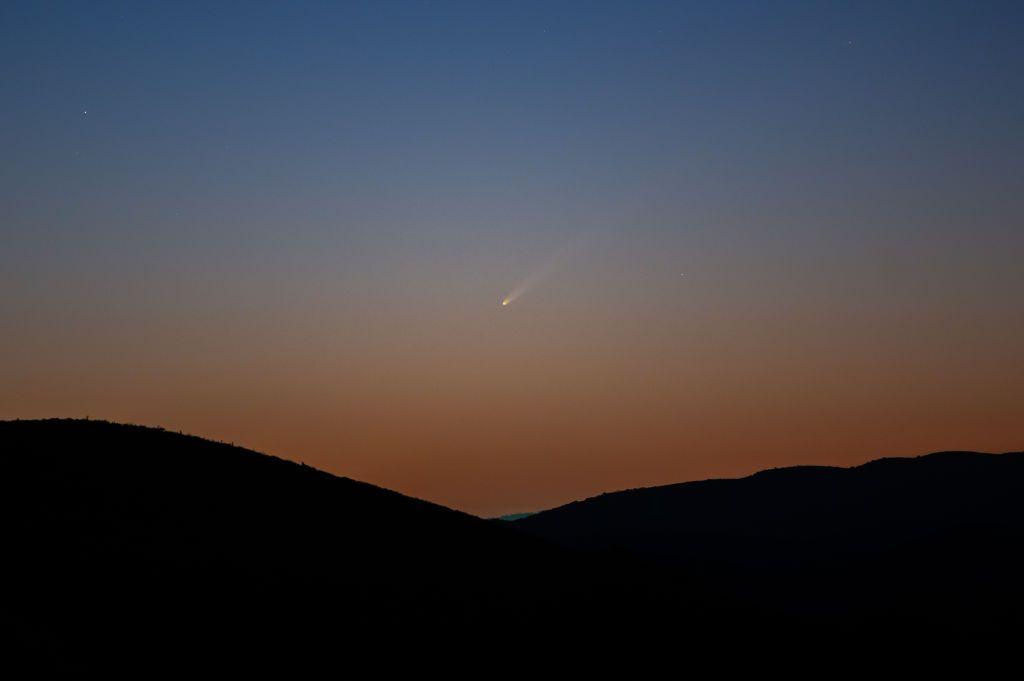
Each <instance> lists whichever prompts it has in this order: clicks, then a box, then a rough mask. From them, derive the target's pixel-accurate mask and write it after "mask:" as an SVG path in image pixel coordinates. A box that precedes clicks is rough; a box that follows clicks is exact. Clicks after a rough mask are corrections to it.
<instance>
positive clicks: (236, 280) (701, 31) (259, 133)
mask: <svg viewBox="0 0 1024 681" xmlns="http://www.w3.org/2000/svg"><path fill="white" fill-rule="evenodd" d="M1022 27H1024V5H1022V4H1020V3H1013V2H993V3H984V4H983V5H979V4H977V3H971V2H941V3H934V4H931V5H927V6H925V5H921V4H918V3H883V2H868V3H858V4H857V5H856V6H847V5H843V4H840V3H835V4H833V3H830V4H828V5H821V4H817V3H811V4H808V3H804V2H776V3H749V2H721V3H698V2H648V3H621V2H587V3H583V2H562V3H555V4H552V3H539V2H532V1H531V2H525V3H515V4H513V5H507V4H497V3H466V2H431V3H425V2H418V1H412V0H410V1H407V2H394V3H362V2H359V3H351V4H346V5H344V6H334V5H332V4H330V3H320V2H312V1H301V2H295V3H287V4H275V3H262V2H254V3H246V4H245V5H244V6H238V5H232V4H221V3H195V2H182V3H154V4H151V5H147V6H145V7H139V6H136V5H134V4H132V3H126V2H97V3H89V4H88V5H80V4H75V3H66V2H57V3H52V4H46V5H40V4H36V3H31V2H21V1H15V2H9V3H5V4H4V6H3V7H2V8H0V63H3V65H4V66H3V67H2V70H3V74H4V77H3V78H0V98H2V99H3V101H4V102H5V107H4V110H3V112H2V113H0V120H2V124H0V148H2V149H3V152H4V153H3V154H0V180H2V181H0V319H3V321H4V332H3V333H2V334H0V375H2V376H3V380H2V381H0V420H7V419H10V420H14V419H35V418H54V417H60V415H71V414H74V415H79V416H78V418H81V417H86V416H89V417H91V418H93V419H107V420H110V421H112V422H126V423H135V424H160V426H161V427H163V428H165V429H166V430H172V431H181V432H184V433H188V434H194V435H196V436H198V437H203V438H208V439H211V440H216V441H220V442H230V443H233V444H237V445H239V446H242V447H245V448H247V449H252V450H254V451H257V452H261V453H267V454H272V455H274V456H280V457H282V458H288V459H290V460H293V461H301V462H305V463H306V464H308V465H310V466H313V467H315V468H318V469H320V470H324V471H327V472H329V473H332V474H335V475H340V476H345V477H349V478H352V479H355V480H360V481H364V482H368V483H371V484H374V485H378V486H380V487H384V488H387V489H391V490H395V491H398V492H401V493H403V494H407V495H409V496H413V497H416V498H420V499H424V500H428V501H432V502H435V503H438V504H441V505H443V506H446V507H450V508H454V509H459V510H463V511H466V512H467V513H472V514H474V515H478V516H481V517H497V516H502V515H509V514H513V513H520V512H527V511H529V512H532V511H535V510H541V509H546V508H551V507H554V506H557V505H560V504H563V503H567V502H568V501H571V500H574V499H584V498H588V497H591V496H594V495H597V494H600V493H603V492H608V491H615V490H622V489H631V488H637V487H650V486H657V485H664V484H672V483H677V482H684V481H693V480H703V479H711V478H730V477H742V476H745V475H750V474H753V473H755V472H757V471H760V470H765V469H768V468H779V467H787V466H792V465H837V466H850V465H859V464H861V463H865V462H867V461H870V460H874V459H878V458H882V457H886V456H893V455H896V456H900V455H903V456H913V455H920V454H923V453H927V452H936V451H949V450H962V451H981V452H1009V451H1018V450H1021V449H1024V431H1022V428H1021V425H1022V424H1024V400H1021V399H1020V396H1021V395H1022V394H1024V359H1022V357H1021V348H1022V347H1024V314H1022V309H1024V308H1022V306H1021V302H1020V301H1021V300H1022V295H1024V267H1021V265H1020V263H1022V262H1024V228H1022V225H1024V193H1022V192H1021V191H1020V185H1021V178H1024V135H1021V134H1020V121H1022V120H1024V97H1022V96H1021V92H1020V90H1021V85H1020V73H1021V72H1022V71H1024V32H1022ZM915 453H917V454H915Z"/></svg>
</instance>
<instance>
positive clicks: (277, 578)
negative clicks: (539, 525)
mask: <svg viewBox="0 0 1024 681" xmlns="http://www.w3.org/2000/svg"><path fill="white" fill-rule="evenodd" d="M0 452H2V454H0V462H2V466H3V472H4V474H3V476H2V482H0V484H2V489H0V498H2V504H3V507H2V512H3V518H4V542H5V548H6V556H7V558H6V564H7V566H6V567H7V571H8V575H9V576H8V583H9V584H11V585H16V588H13V589H10V590H9V593H10V594H12V598H9V599H8V603H7V606H8V607H7V609H5V611H4V614H5V616H6V617H5V618H2V619H0V621H3V620H4V619H5V620H6V621H3V626H4V627H5V629H7V631H6V632H4V638H5V640H15V641H19V642H20V644H19V645H20V647H22V648H23V649H30V650H35V651H37V653H38V655H39V657H40V658H45V659H58V660H61V661H63V662H64V663H66V664H69V665H70V666H72V667H75V666H83V667H86V668H88V667H95V666H100V667H106V666H107V665H108V664H109V663H110V661H111V660H112V659H118V660H121V661H122V662H124V661H125V660H126V659H127V660H132V659H136V660H139V659H141V660H151V659H162V660H165V661H167V660H175V659H178V660H191V659H207V658H210V657H212V658H214V659H219V660H225V659H236V658H241V659H245V658H246V657H251V651H252V650H253V649H254V648H256V649H259V650H260V651H261V656H260V658H259V659H260V663H259V664H260V666H263V665H265V664H267V663H269V660H270V659H275V660H277V661H278V662H280V663H282V664H286V665H287V666H288V667H290V668H291V667H294V665H295V664H297V660H305V661H310V660H313V659H320V657H321V656H323V657H328V656H333V655H337V654H338V653H339V651H344V652H345V654H346V655H349V656H352V655H354V654H355V652H356V651H359V650H361V649H362V646H367V645H372V644H380V643H381V642H385V641H386V642H392V643H393V644H395V645H401V646H408V645H409V644H413V643H416V644H421V645H426V644H429V643H432V642H434V643H436V642H439V641H448V642H449V644H450V642H452V641H469V640H472V639H476V640H479V639H487V638H490V637H501V636H503V635H510V634H513V633H517V632H521V631H525V630H530V631H543V630H544V629H545V628H546V627H547V628H550V627H552V626H555V624H554V623H556V622H563V621H564V622H565V623H566V626H567V627H569V628H570V629H571V628H575V627H576V626H584V627H585V626H586V623H587V622H592V621H595V619H597V618H596V617H595V615H596V612H598V611H599V612H601V613H608V612H621V613H623V614H624V613H625V612H626V611H630V610H634V609H638V612H643V611H645V610H649V609H650V608H651V607H653V606H652V604H653V603H655V602H659V603H663V602H666V601H665V598H666V597H667V598H668V600H669V601H672V600H673V599H674V598H675V597H674V596H672V595H670V594H669V592H668V591H666V590H663V589H660V590H654V589H648V588H647V587H646V586H644V585H643V584H644V582H642V580H622V579H620V577H619V571H618V568H616V567H614V566H615V565H617V561H616V560H610V561H600V565H599V566H598V567H595V566H593V565H590V564H588V563H586V562H585V561H584V558H583V557H577V556H573V555H571V554H570V553H569V552H566V551H563V550H561V549H558V548H555V547H553V546H548V545H546V544H545V543H544V542H542V541H538V540H536V539H533V538H531V537H528V536H526V535H523V534H522V533H519V532H517V531H515V530H513V529H511V528H510V526H509V524H508V523H506V522H498V521H488V520H483V519H480V518H476V517H474V516H471V515H467V514H465V513H461V512H457V511H453V510H450V509H447V508H444V507H441V506H438V505H436V504H431V503H428V502H425V501H420V500H417V499H412V498H409V497H406V496H403V495H401V494H398V493H395V492H391V491H388V490H385V489H381V488H378V487H375V486H372V485H369V484H365V483H361V482H357V481H354V480H350V479H347V478H341V477H337V476H333V475H330V474H327V473H324V472H321V471H318V470H315V469H313V468H310V467H307V466H304V465H301V464H297V463H293V462H289V461H285V460H283V459H279V458H275V457H272V456H266V455H262V454H258V453H256V452H252V451H248V450H245V449H242V448H240V447H234V446H231V445H228V444H223V443H217V442H211V441H207V440H203V439H200V438H197V437H191V436H187V435H181V434H178V433H172V432H168V431H164V430H161V429H155V428H145V427H140V426H127V425H118V424H113V423H107V422H101V421H83V420H45V421H7V422H0ZM586 560H587V561H589V557H587V558H586ZM638 584H639V586H638ZM687 599H689V600H693V599H692V598H689V597H684V596H683V595H682V594H681V592H680V595H679V602H680V603H682V602H684V601H685V600H687ZM645 604H646V605H645ZM557 626H561V625H560V624H559V625H557ZM237 664H238V663H237V662H235V663H233V666H235V667H236V668H237Z"/></svg>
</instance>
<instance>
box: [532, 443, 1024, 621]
mask: <svg viewBox="0 0 1024 681" xmlns="http://www.w3.org/2000/svg"><path fill="white" fill-rule="evenodd" d="M513 526H514V527H517V528H519V529H520V530H522V531H524V532H526V533H529V534H531V535H534V536H537V537H543V538H545V539H548V540H550V541H553V542H557V543H560V544H562V545H564V546H569V547H575V548H584V549H589V550H608V549H614V550H617V551H622V552H627V553H629V554H631V555H634V556H646V557H648V558H650V559H653V560H657V561H659V562H661V563H662V564H664V565H673V566H677V567H679V568H685V569H686V570H687V571H688V572H689V573H690V574H702V575H705V576H706V577H707V578H708V579H709V580H711V581H713V582H718V583H721V584H724V585H726V586H725V588H727V589H728V590H729V591H730V592H731V593H733V594H737V595H739V596H740V597H741V598H742V599H743V600H745V601H746V602H749V603H754V602H757V603H760V604H761V606H762V607H766V608H769V609H771V610H773V611H788V612H795V613H799V614H802V615H807V616H814V617H824V616H839V617H842V618H844V619H843V621H845V622H850V621H852V620H851V619H850V617H851V615H852V614H856V613H859V614H860V615H862V616H863V617H867V618H889V617H904V618H912V619H930V620H931V622H932V623H933V624H934V623H937V622H938V623H943V625H942V626H945V625H946V624H949V625H950V626H964V625H966V626H976V625H977V626H987V623H991V622H994V621H996V619H998V618H1001V617H1012V618H1014V619H1019V618H1020V616H1021V613H1022V608H1021V604H1022V601H1024V599H1022V593H1024V587H1022V585H1021V580H1020V579H1019V574H1021V573H1020V570H1021V569H1024V552H1022V546H1024V454H1020V453H1009V454H1002V455H991V454H978V453H970V452H942V453H937V454H931V455H928V456H922V457H918V458H891V459H880V460H877V461H872V462H870V463H868V464H865V465H862V466H857V467H854V468H832V467H796V468H784V469H775V470H768V471H763V472H761V473H758V474H756V475H752V476H750V477H747V478H742V479H735V480H706V481H702V482H691V483H681V484H676V485H668V486H663V487H652V488H647V489H634V490H628V491H623V492H616V493H610V494H603V495H601V496H598V497H594V498H591V499H587V500H584V501H580V502H574V503H571V504H568V505H566V506H562V507H559V508H555V509H552V510H549V511H545V512H542V513H538V514H535V515H532V516H529V517H527V518H524V519H521V520H517V521H515V522H514V523H513ZM968 616H977V617H980V619H979V620H975V621H973V622H972V621H971V620H970V619H964V618H968ZM993 618H995V619H993Z"/></svg>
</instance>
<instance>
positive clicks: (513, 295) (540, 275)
mask: <svg viewBox="0 0 1024 681" xmlns="http://www.w3.org/2000/svg"><path fill="white" fill-rule="evenodd" d="M565 254H566V250H565V249H562V250H560V251H558V252H557V253H555V254H554V255H552V256H551V257H549V258H548V259H547V260H545V261H544V262H543V263H541V265H540V266H539V267H537V269H535V270H534V271H533V272H531V273H530V274H528V275H527V276H526V277H525V278H524V279H523V280H522V281H521V282H519V283H518V284H516V286H515V287H514V288H513V289H512V290H511V291H509V292H508V294H507V295H506V296H505V297H504V298H502V299H501V306H502V307H508V306H509V305H511V304H512V303H514V302H516V301H517V300H519V298H520V297H522V295H523V294H524V293H527V292H529V291H531V290H532V289H534V288H536V286H537V285H538V284H540V283H542V282H543V281H544V280H545V279H547V278H548V277H549V276H551V273H552V272H554V270H555V267H556V266H557V265H558V263H560V262H561V261H562V260H563V259H564V256H565Z"/></svg>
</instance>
